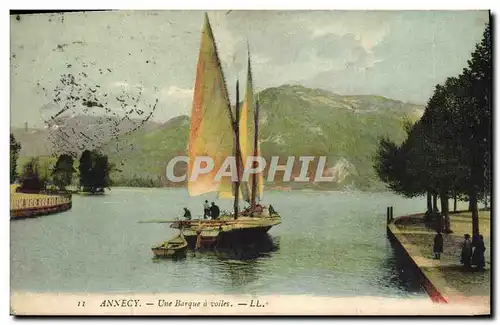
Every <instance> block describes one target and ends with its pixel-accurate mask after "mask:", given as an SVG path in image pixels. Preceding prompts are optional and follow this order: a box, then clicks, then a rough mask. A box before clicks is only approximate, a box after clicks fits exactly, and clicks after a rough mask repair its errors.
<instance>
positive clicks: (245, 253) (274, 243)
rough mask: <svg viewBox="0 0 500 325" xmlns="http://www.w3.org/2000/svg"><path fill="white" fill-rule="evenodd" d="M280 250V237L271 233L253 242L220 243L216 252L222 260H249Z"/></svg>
mask: <svg viewBox="0 0 500 325" xmlns="http://www.w3.org/2000/svg"><path fill="white" fill-rule="evenodd" d="M278 250H279V238H278V237H277V238H273V237H271V236H270V235H269V234H265V235H263V236H262V237H261V238H259V239H258V240H256V241H255V242H253V243H248V244H242V243H234V242H232V243H227V244H222V245H218V246H217V247H216V248H215V254H216V256H217V257H218V258H219V259H220V260H240V261H249V260H254V259H257V258H259V257H268V256H269V255H270V253H272V252H276V251H278Z"/></svg>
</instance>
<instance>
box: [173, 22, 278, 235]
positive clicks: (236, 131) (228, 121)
mask: <svg viewBox="0 0 500 325" xmlns="http://www.w3.org/2000/svg"><path fill="white" fill-rule="evenodd" d="M258 131H259V101H258V99H257V100H256V101H254V92H253V80H252V71H251V60H250V50H248V73H247V87H246V95H245V100H244V102H243V105H242V106H241V109H240V102H239V81H237V82H236V105H235V109H234V112H233V109H232V106H231V103H230V100H229V94H228V91H227V88H226V84H225V79H224V75H223V71H222V67H221V64H220V60H219V56H218V53H217V47H216V44H215V39H214V35H213V32H212V28H211V26H210V21H209V19H208V15H207V14H205V23H204V27H203V31H202V35H201V44H200V53H199V58H198V66H197V71H196V82H195V87H194V96H193V106H192V111H191V127H190V137H189V148H188V151H189V162H188V180H191V174H192V170H193V163H194V160H195V158H196V157H199V156H205V157H206V156H208V157H211V158H212V159H213V161H214V165H215V167H216V168H214V169H213V171H212V172H210V173H207V174H202V175H199V176H198V178H197V179H196V180H194V181H188V191H189V195H190V196H197V195H202V194H206V193H210V192H217V193H218V197H219V198H220V199H231V198H232V199H233V200H234V206H233V211H232V213H225V214H222V215H221V216H220V217H219V218H218V219H217V220H186V221H177V222H174V223H173V224H172V225H171V227H172V228H182V229H183V231H184V236H185V238H186V240H187V241H188V243H190V245H193V244H194V243H200V242H202V243H203V242H207V243H212V244H213V243H215V242H224V241H226V240H230V241H234V240H238V241H241V242H249V241H250V242H251V241H255V240H259V238H261V235H264V234H266V233H267V232H268V231H269V229H271V228H272V227H273V226H276V225H279V224H280V223H281V216H280V215H279V214H278V213H277V212H276V211H275V210H274V208H273V207H272V206H268V207H267V206H264V205H261V204H260V202H259V201H260V199H261V197H262V192H263V185H264V184H263V177H262V173H259V174H251V175H250V176H251V177H250V179H249V180H248V181H242V175H243V168H242V167H243V166H244V163H245V162H246V161H247V157H249V156H254V157H258V156H260V148H259V142H258V136H259V132H258ZM228 156H234V157H235V160H236V174H237V177H236V178H237V179H236V180H234V179H233V178H231V176H225V177H222V178H221V179H220V180H219V181H216V180H215V175H216V172H217V169H218V167H220V166H221V165H222V164H223V162H224V160H225V159H226V158H227V157H228ZM252 167H256V165H253V166H252ZM240 198H241V199H242V200H243V201H245V202H247V203H248V204H249V207H248V208H247V209H245V210H244V211H240V209H239V204H240V202H239V201H240ZM200 237H201V238H200Z"/></svg>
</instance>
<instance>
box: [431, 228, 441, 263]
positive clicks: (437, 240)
mask: <svg viewBox="0 0 500 325" xmlns="http://www.w3.org/2000/svg"><path fill="white" fill-rule="evenodd" d="M432 252H433V253H434V259H435V260H440V259H441V253H442V252H443V235H441V231H439V230H438V231H437V234H436V236H434V247H433V248H432Z"/></svg>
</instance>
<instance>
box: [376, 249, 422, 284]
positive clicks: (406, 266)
mask: <svg viewBox="0 0 500 325" xmlns="http://www.w3.org/2000/svg"><path fill="white" fill-rule="evenodd" d="M388 242H389V244H390V248H391V249H392V252H393V254H389V255H388V256H387V257H386V258H384V259H383V260H382V266H381V267H382V268H383V269H384V270H387V271H388V274H387V275H386V276H387V279H385V281H384V282H386V285H387V286H393V287H397V288H399V289H401V290H404V291H406V292H409V293H420V292H422V285H421V278H420V274H419V273H418V270H417V269H416V268H415V267H414V266H413V265H412V264H411V262H410V261H409V259H408V256H407V255H406V253H405V252H404V251H403V249H402V248H401V246H400V245H398V244H397V243H395V242H394V241H393V240H390V239H389V240H388ZM388 248H389V247H388Z"/></svg>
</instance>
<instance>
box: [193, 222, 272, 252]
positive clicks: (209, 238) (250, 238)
mask: <svg viewBox="0 0 500 325" xmlns="http://www.w3.org/2000/svg"><path fill="white" fill-rule="evenodd" d="M271 227H272V226H263V227H252V228H239V229H232V230H224V231H221V232H217V233H214V234H212V235H210V234H207V235H203V233H202V238H201V246H202V247H203V248H212V247H214V246H216V245H226V244H231V243H233V244H234V243H238V244H244V243H252V242H255V241H260V240H261V238H262V237H263V236H265V235H266V234H267V232H268V231H269V229H271ZM184 237H185V238H186V241H187V242H188V245H189V247H190V248H194V247H195V246H196V238H197V235H196V233H195V232H193V233H186V234H185V235H184Z"/></svg>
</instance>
